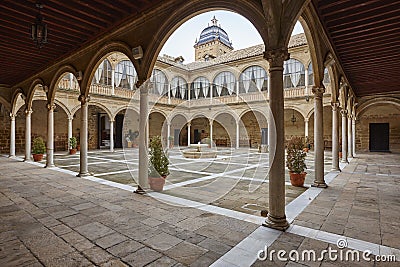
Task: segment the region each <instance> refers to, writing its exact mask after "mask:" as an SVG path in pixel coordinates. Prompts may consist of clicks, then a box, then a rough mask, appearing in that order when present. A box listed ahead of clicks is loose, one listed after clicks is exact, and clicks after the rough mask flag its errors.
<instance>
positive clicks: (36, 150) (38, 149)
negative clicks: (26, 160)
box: [32, 137, 46, 161]
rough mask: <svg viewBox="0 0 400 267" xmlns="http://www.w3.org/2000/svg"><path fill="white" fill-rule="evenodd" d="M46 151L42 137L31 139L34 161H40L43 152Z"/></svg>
mask: <svg viewBox="0 0 400 267" xmlns="http://www.w3.org/2000/svg"><path fill="white" fill-rule="evenodd" d="M44 153H46V145H45V143H44V141H43V138H42V137H36V138H35V139H33V146H32V154H33V160H34V161H41V160H42V159H43V154H44Z"/></svg>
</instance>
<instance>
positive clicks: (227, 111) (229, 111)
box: [212, 110, 240, 121]
mask: <svg viewBox="0 0 400 267" xmlns="http://www.w3.org/2000/svg"><path fill="white" fill-rule="evenodd" d="M224 113H226V114H229V115H231V116H232V117H233V118H234V119H235V120H236V121H237V120H239V119H240V117H239V115H238V114H237V113H235V112H234V111H233V110H222V111H218V112H216V113H214V114H213V115H212V120H215V119H216V118H217V117H218V116H219V115H221V114H224Z"/></svg>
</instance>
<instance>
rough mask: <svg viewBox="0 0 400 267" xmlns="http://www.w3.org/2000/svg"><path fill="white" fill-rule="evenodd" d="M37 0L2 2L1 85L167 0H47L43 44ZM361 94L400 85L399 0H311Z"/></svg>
mask: <svg viewBox="0 0 400 267" xmlns="http://www.w3.org/2000/svg"><path fill="white" fill-rule="evenodd" d="M36 2H37V0H27V1H15V0H3V1H1V3H0V37H1V40H0V66H1V70H0V85H1V84H3V85H8V86H14V85H16V84H18V83H19V82H21V81H23V80H25V79H27V78H29V77H30V76H32V75H33V74H35V73H37V72H39V71H40V70H42V69H44V68H46V67H48V66H51V65H52V64H53V63H54V62H57V61H58V60H60V59H62V58H65V57H67V56H68V55H70V54H72V53H74V52H76V51H78V50H79V49H81V48H82V47H85V46H87V45H88V44H90V43H91V42H94V41H95V40H96V39H98V38H100V37H101V36H103V35H104V34H106V33H109V32H112V31H114V30H116V29H117V28H118V27H119V26H120V25H123V24H124V23H125V22H127V21H129V20H132V19H134V18H135V17H138V16H141V14H142V13H143V12H145V11H146V10H150V9H152V8H154V7H156V6H157V5H158V4H160V3H161V2H162V0H135V1H132V0H113V1H105V0H87V1H79V0H70V1H65V0H43V1H42V3H43V4H44V8H43V10H42V14H43V16H44V20H45V22H46V23H47V25H48V43H47V44H46V45H45V46H44V47H43V48H42V49H38V48H37V47H36V46H35V44H34V43H33V41H32V40H31V38H30V34H29V29H30V25H31V24H32V22H33V21H34V20H35V17H36V15H37V13H38V10H37V8H36V5H35V4H36ZM312 4H313V5H314V6H315V8H316V10H317V12H318V17H319V20H320V21H321V23H322V25H323V27H324V28H325V31H326V33H327V35H328V37H329V39H330V40H331V43H332V46H333V48H334V50H335V52H336V55H337V56H338V58H339V61H340V64H341V65H342V68H343V70H344V71H345V73H346V77H347V79H348V80H349V82H350V85H351V86H352V88H353V90H354V91H355V93H356V95H357V96H362V95H373V94H377V93H385V92H392V91H400V90H399V85H398V81H397V80H398V78H399V77H400V75H399V74H400V5H399V2H398V0H335V1H332V0H312Z"/></svg>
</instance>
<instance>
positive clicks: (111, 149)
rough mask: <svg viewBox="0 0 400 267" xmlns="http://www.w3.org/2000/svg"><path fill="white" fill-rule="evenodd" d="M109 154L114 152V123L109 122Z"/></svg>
mask: <svg viewBox="0 0 400 267" xmlns="http://www.w3.org/2000/svg"><path fill="white" fill-rule="evenodd" d="M110 152H114V121H113V120H110Z"/></svg>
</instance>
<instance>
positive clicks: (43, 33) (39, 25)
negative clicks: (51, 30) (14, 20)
mask: <svg viewBox="0 0 400 267" xmlns="http://www.w3.org/2000/svg"><path fill="white" fill-rule="evenodd" d="M36 7H37V8H38V10H39V13H38V14H37V16H36V19H35V22H34V23H32V25H31V37H32V40H33V41H34V42H35V43H36V45H37V47H39V48H41V47H42V46H43V44H45V43H47V24H46V23H44V22H43V17H42V14H41V13H40V10H41V9H42V8H43V5H42V4H40V3H36Z"/></svg>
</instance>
